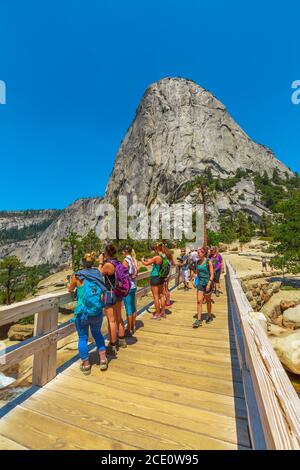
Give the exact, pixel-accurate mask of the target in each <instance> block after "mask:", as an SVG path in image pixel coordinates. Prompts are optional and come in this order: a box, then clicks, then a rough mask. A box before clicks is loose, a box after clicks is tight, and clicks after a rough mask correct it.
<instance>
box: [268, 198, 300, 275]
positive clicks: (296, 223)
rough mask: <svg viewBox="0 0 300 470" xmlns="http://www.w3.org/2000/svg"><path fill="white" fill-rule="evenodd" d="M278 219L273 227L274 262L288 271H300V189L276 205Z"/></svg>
mask: <svg viewBox="0 0 300 470" xmlns="http://www.w3.org/2000/svg"><path fill="white" fill-rule="evenodd" d="M276 209H277V211H278V213H279V216H278V221H277V223H275V224H274V225H273V227H272V240H273V243H274V244H273V250H274V251H275V253H276V256H275V258H274V259H273V260H272V264H273V265H274V266H276V267H280V268H282V267H284V268H285V269H286V270H287V271H288V272H291V273H299V272H300V190H295V191H293V192H292V193H291V195H290V197H289V199H288V200H284V201H282V202H281V203H279V204H278V205H277V207H276Z"/></svg>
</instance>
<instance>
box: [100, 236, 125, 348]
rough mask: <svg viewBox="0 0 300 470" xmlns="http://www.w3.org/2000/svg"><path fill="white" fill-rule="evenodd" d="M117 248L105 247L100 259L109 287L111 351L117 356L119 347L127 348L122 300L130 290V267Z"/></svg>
mask: <svg viewBox="0 0 300 470" xmlns="http://www.w3.org/2000/svg"><path fill="white" fill-rule="evenodd" d="M116 253H117V250H116V248H115V247H114V245H112V244H109V245H107V246H106V247H105V250H104V253H103V255H102V257H101V258H100V259H99V262H100V265H99V270H100V272H101V273H102V275H103V276H104V279H105V285H106V288H107V292H106V297H105V309H104V312H105V315H106V318H107V322H108V332H109V338H110V343H109V348H108V350H109V352H110V353H111V354H112V355H113V356H115V357H117V350H118V349H119V348H126V347H127V343H126V340H125V326H124V321H123V318H122V300H123V298H124V297H126V296H127V295H128V293H129V290H130V279H129V273H128V269H127V268H126V267H125V266H124V265H123V264H122V263H121V262H120V261H118V260H117V258H116Z"/></svg>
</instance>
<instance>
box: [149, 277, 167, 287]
mask: <svg viewBox="0 0 300 470" xmlns="http://www.w3.org/2000/svg"><path fill="white" fill-rule="evenodd" d="M164 282H165V279H164V278H163V277H159V276H151V277H150V286H162V285H163V284H164Z"/></svg>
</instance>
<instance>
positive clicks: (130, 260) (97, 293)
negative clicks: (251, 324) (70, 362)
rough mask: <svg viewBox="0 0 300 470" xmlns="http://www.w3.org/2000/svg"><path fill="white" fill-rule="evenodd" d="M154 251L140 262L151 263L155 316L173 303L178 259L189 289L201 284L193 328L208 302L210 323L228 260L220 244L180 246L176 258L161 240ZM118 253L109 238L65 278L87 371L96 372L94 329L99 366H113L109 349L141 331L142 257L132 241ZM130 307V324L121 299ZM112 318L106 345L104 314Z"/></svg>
mask: <svg viewBox="0 0 300 470" xmlns="http://www.w3.org/2000/svg"><path fill="white" fill-rule="evenodd" d="M152 251H153V256H152V257H151V258H149V259H146V258H145V257H142V259H141V263H142V265H143V266H145V267H151V273H150V286H151V291H152V295H153V303H154V311H153V314H152V317H151V319H152V320H154V321H160V320H162V319H164V318H166V308H167V307H170V306H171V300H170V289H169V282H170V277H171V274H172V266H175V265H176V264H178V265H179V269H180V272H181V276H182V281H183V285H184V287H183V288H184V289H185V290H189V289H190V286H189V282H190V281H193V285H194V288H196V289H197V314H196V315H195V317H196V319H195V321H194V323H193V325H192V326H193V328H198V327H199V326H201V325H202V310H203V303H204V302H206V304H207V318H206V323H210V322H211V321H212V320H213V314H212V299H211V295H212V293H213V292H215V294H216V295H217V296H219V295H220V293H221V291H220V275H221V272H222V271H223V260H222V256H221V255H220V254H219V252H218V250H217V248H216V247H211V248H207V247H201V248H199V249H198V250H192V251H191V252H190V253H187V252H186V250H185V249H182V250H181V255H180V257H178V258H177V262H178V263H176V262H175V260H174V258H173V255H172V253H171V251H170V250H169V249H168V248H167V247H166V246H165V245H164V244H163V243H157V244H155V245H154V246H153V248H152ZM119 258H120V257H118V256H117V250H116V248H115V246H114V245H113V244H108V245H107V246H106V247H105V249H104V251H103V253H102V254H101V255H100V256H99V257H97V256H96V253H95V252H92V253H87V254H86V255H85V256H84V257H83V259H82V269H81V270H79V271H77V272H75V273H74V274H73V276H71V278H70V279H68V280H67V281H66V284H67V288H68V290H69V292H71V293H75V296H76V308H75V311H74V321H75V325H76V330H77V333H78V351H79V355H80V358H81V365H80V369H81V371H82V372H83V373H84V374H85V375H88V374H90V372H91V364H90V360H89V348H88V339H89V330H90V331H91V334H92V336H93V338H94V341H95V343H96V346H97V349H98V353H99V361H100V370H101V371H105V370H107V368H108V359H107V355H108V354H109V355H110V356H112V357H115V358H116V357H117V355H118V350H119V349H120V348H126V347H127V342H126V337H129V336H133V335H134V334H135V331H136V317H137V306H136V293H137V278H138V262H137V259H136V256H135V253H134V250H133V249H132V247H131V246H129V245H127V246H125V247H124V248H123V250H122V260H120V259H119ZM123 304H124V307H125V312H126V326H125V323H124V319H123V317H122V305H123ZM104 316H105V317H106V319H107V325H108V337H109V344H108V346H106V344H105V339H104V336H103V334H102V332H101V329H102V323H103V317H104Z"/></svg>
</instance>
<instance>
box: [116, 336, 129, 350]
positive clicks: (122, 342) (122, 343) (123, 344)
mask: <svg viewBox="0 0 300 470" xmlns="http://www.w3.org/2000/svg"><path fill="white" fill-rule="evenodd" d="M118 346H119V348H123V349H125V348H127V343H126V340H125V338H119V339H118Z"/></svg>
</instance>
